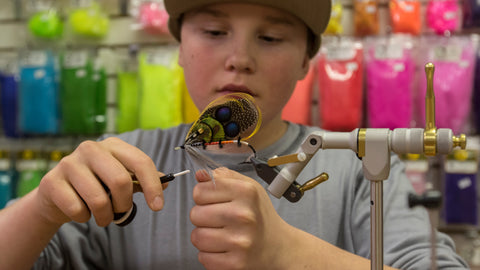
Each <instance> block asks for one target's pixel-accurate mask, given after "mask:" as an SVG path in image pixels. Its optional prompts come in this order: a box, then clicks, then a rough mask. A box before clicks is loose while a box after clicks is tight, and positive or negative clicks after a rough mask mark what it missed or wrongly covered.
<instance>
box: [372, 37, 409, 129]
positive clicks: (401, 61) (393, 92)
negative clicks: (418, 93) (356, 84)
mask: <svg viewBox="0 0 480 270" xmlns="http://www.w3.org/2000/svg"><path fill="white" fill-rule="evenodd" d="M411 46H412V44H411V42H410V40H408V39H401V38H397V37H391V38H389V39H385V38H373V39H370V40H369V41H367V42H366V48H365V50H366V55H365V64H366V80H367V89H366V92H367V100H366V104H367V121H368V126H369V127H372V128H389V129H395V128H408V127H411V125H412V111H413V108H412V104H413V86H414V74H415V61H414V59H413V57H412V49H411V48H412V47H411Z"/></svg>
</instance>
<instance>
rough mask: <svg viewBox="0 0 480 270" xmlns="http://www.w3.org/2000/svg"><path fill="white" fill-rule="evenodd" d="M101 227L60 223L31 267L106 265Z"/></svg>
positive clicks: (105, 238)
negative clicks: (59, 226)
mask: <svg viewBox="0 0 480 270" xmlns="http://www.w3.org/2000/svg"><path fill="white" fill-rule="evenodd" d="M108 250H109V241H108V234H107V230H106V229H105V228H102V227H99V226H96V225H95V221H94V220H90V221H89V222H87V223H82V224H80V223H76V222H69V223H66V224H64V225H63V226H62V227H61V228H60V229H59V230H58V232H57V233H56V234H55V236H54V237H53V238H52V239H51V241H50V243H49V244H48V245H47V247H46V248H45V249H44V250H43V252H42V253H41V254H40V257H39V258H38V260H37V262H36V263H35V265H34V267H33V268H32V269H35V270H37V269H49V270H55V269H85V270H87V269H110V268H109V265H110V262H111V256H110V254H109V252H108Z"/></svg>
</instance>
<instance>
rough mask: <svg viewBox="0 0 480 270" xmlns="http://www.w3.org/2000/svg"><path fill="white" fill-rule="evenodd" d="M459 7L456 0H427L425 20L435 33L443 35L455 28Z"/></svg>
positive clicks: (457, 21) (457, 22)
mask: <svg viewBox="0 0 480 270" xmlns="http://www.w3.org/2000/svg"><path fill="white" fill-rule="evenodd" d="M458 14H459V7H458V3H457V1H456V0H429V1H428V4H427V11H426V21H427V25H428V27H430V28H431V29H432V30H433V31H434V32H435V33H437V34H439V35H444V34H445V33H446V32H452V31H454V30H456V29H457V27H458V24H459V18H458V16H459V15H458Z"/></svg>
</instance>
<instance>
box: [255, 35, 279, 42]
mask: <svg viewBox="0 0 480 270" xmlns="http://www.w3.org/2000/svg"><path fill="white" fill-rule="evenodd" d="M259 39H261V40H263V41H266V42H280V41H282V39H281V38H276V37H272V36H265V35H262V36H259Z"/></svg>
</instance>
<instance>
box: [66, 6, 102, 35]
mask: <svg viewBox="0 0 480 270" xmlns="http://www.w3.org/2000/svg"><path fill="white" fill-rule="evenodd" d="M86 2H87V4H88V5H81V6H79V7H77V8H75V9H74V10H73V11H72V12H71V13H70V17H69V23H70V26H71V28H72V30H73V33H75V34H76V35H79V36H82V37H88V38H102V37H105V36H106V35H107V34H108V31H109V29H110V21H109V18H108V15H107V14H105V12H104V11H103V10H102V8H101V7H100V5H99V4H98V3H97V2H96V1H93V0H92V1H86Z"/></svg>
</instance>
